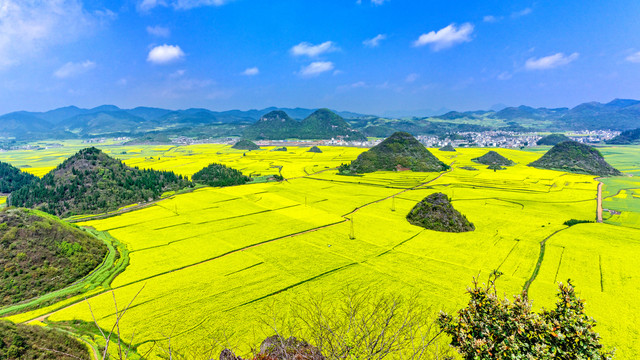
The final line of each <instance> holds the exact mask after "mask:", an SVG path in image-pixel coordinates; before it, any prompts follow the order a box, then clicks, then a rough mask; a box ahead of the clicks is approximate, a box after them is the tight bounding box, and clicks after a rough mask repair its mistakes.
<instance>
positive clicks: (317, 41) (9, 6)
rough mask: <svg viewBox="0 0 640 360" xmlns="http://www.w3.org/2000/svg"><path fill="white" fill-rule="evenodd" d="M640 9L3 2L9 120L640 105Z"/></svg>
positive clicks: (606, 4) (573, 0)
mask: <svg viewBox="0 0 640 360" xmlns="http://www.w3.org/2000/svg"><path fill="white" fill-rule="evenodd" d="M638 14H640V2H638V1H633V0H628V1H622V0H612V1H589V2H585V1H582V0H580V1H579V0H565V1H561V2H558V1H510V2H506V1H497V0H496V1H493V0H488V1H456V0H448V1H442V0H441V1H426V0H425V1H409V0H360V1H356V0H324V1H303V0H262V1H260V0H120V1H118V0H116V1H105V0H46V1H45V0H0V78H1V80H2V81H1V82H0V113H5V112H9V111H14V110H34V111H38V110H47V109H51V108H56V107H61V106H67V105H77V106H80V107H92V106H97V105H101V104H114V105H118V106H120V107H126V108H129V107H135V106H157V107H164V108H172V109H178V108H188V107H205V108H209V109H213V110H226V109H252V108H264V107H268V106H279V107H307V108H315V107H330V108H333V109H337V110H351V111H357V112H363V113H374V114H384V113H388V112H396V113H397V112H404V113H411V112H416V113H419V112H420V111H422V110H424V109H440V108H448V109H456V110H472V109H487V108H489V107H491V106H492V105H494V104H505V105H520V104H526V105H531V106H547V107H559V106H574V105H577V104H579V103H581V102H586V101H593V100H595V101H609V100H611V99H613V98H616V97H621V98H640V86H638V84H639V83H640V21H638Z"/></svg>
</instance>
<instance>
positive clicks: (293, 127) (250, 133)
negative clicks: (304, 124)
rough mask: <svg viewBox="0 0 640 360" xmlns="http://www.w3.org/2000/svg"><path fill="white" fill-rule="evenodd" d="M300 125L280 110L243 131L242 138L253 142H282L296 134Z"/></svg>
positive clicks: (267, 115)
mask: <svg viewBox="0 0 640 360" xmlns="http://www.w3.org/2000/svg"><path fill="white" fill-rule="evenodd" d="M299 130H300V123H299V122H298V121H296V120H295V119H292V118H291V117H290V116H289V115H287V113H286V112H284V111H282V110H274V111H271V112H269V113H267V114H265V115H263V116H261V117H260V119H259V120H258V121H257V122H256V123H255V124H253V125H251V126H248V127H247V128H246V129H245V130H244V137H245V138H247V139H255V140H283V139H287V138H290V137H295V136H292V135H296V134H298V131H299Z"/></svg>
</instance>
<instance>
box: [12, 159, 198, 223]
mask: <svg viewBox="0 0 640 360" xmlns="http://www.w3.org/2000/svg"><path fill="white" fill-rule="evenodd" d="M189 186H192V184H191V182H190V181H189V180H187V179H186V178H184V177H182V176H181V175H176V174H174V173H173V172H171V171H157V170H148V169H144V170H141V169H138V168H132V167H128V166H126V165H125V164H124V163H122V162H121V161H120V160H117V159H114V158H112V157H110V156H108V155H107V154H105V153H103V152H102V151H101V150H98V149H96V148H93V147H92V148H87V149H83V150H80V151H79V152H78V153H77V154H75V155H74V156H72V157H70V158H68V159H67V160H65V161H64V162H63V163H62V164H60V165H59V166H58V167H57V168H55V169H54V170H52V171H51V172H49V173H48V174H47V175H45V176H44V177H43V178H42V179H41V180H40V181H39V182H36V183H33V184H31V185H29V186H25V187H23V188H21V189H20V190H17V191H14V192H13V193H11V196H10V197H9V201H8V203H9V204H10V205H11V206H23V207H28V208H38V209H41V210H43V211H45V212H48V213H50V214H54V215H58V216H61V217H66V216H69V215H76V214H95V213H102V212H107V211H112V210H116V209H118V208H119V207H121V206H124V205H129V204H132V203H137V202H145V201H151V200H154V199H158V198H160V196H161V195H162V193H164V192H165V191H175V190H180V189H182V188H185V187H189Z"/></svg>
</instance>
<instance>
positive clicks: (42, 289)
mask: <svg viewBox="0 0 640 360" xmlns="http://www.w3.org/2000/svg"><path fill="white" fill-rule="evenodd" d="M0 224H1V225H0V261H1V263H2V265H3V268H4V271H3V273H2V274H3V275H2V280H3V281H2V284H3V285H2V286H1V287H0V306H7V305H10V304H15V303H17V302H21V301H24V300H28V299H32V298H35V297H38V296H41V295H44V294H46V293H48V292H51V291H55V290H58V289H61V288H64V287H65V286H67V285H69V284H71V283H73V282H74V281H76V280H78V279H80V278H82V277H83V276H85V275H87V274H88V273H89V272H90V271H92V270H93V269H94V268H96V267H97V266H98V265H99V264H100V263H101V262H102V260H103V259H104V257H105V254H106V253H107V247H106V246H105V244H104V243H103V242H102V241H100V240H99V239H96V238H95V237H93V236H91V235H90V234H88V233H86V232H84V231H82V230H80V229H78V228H76V227H74V226H72V225H69V224H67V223H64V222H62V221H60V220H59V219H57V218H55V217H53V216H51V215H48V214H45V213H42V212H39V211H35V210H27V209H19V208H18V209H15V208H5V209H3V210H2V211H0Z"/></svg>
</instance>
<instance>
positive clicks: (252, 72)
mask: <svg viewBox="0 0 640 360" xmlns="http://www.w3.org/2000/svg"><path fill="white" fill-rule="evenodd" d="M258 74H260V69H258V68H257V67H251V68H247V69H245V70H244V71H243V72H242V75H246V76H254V75H258Z"/></svg>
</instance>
